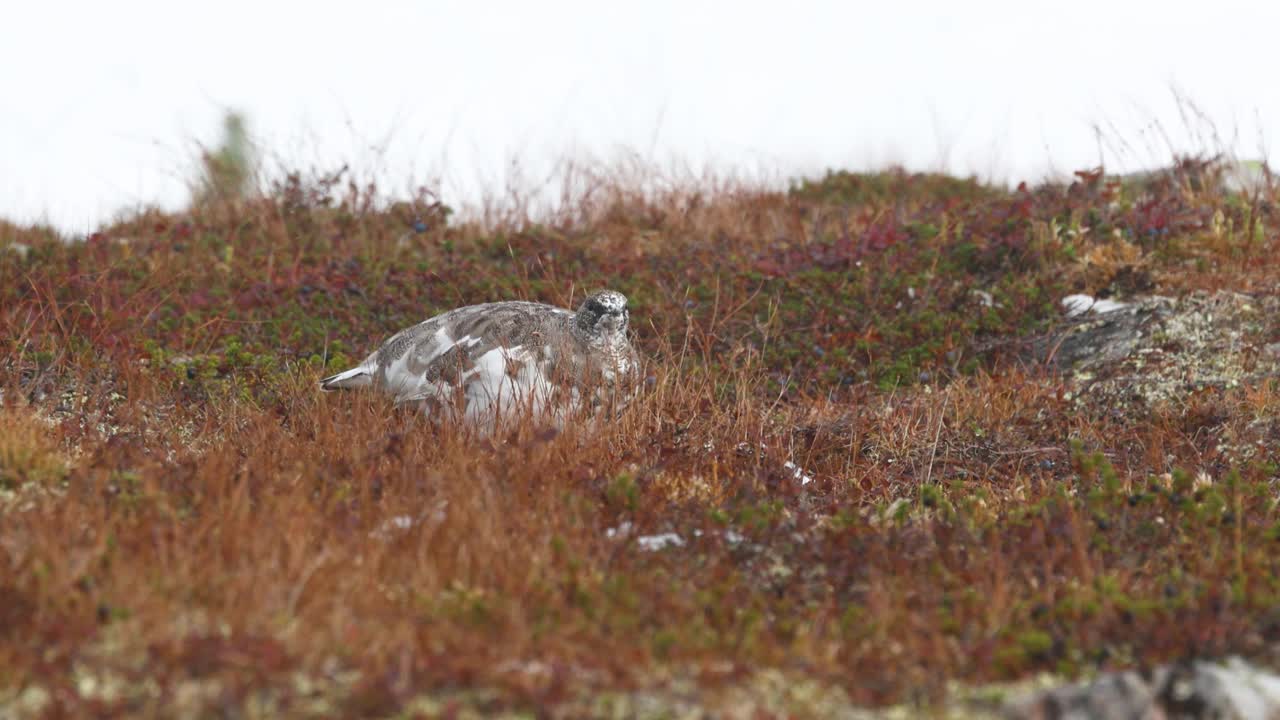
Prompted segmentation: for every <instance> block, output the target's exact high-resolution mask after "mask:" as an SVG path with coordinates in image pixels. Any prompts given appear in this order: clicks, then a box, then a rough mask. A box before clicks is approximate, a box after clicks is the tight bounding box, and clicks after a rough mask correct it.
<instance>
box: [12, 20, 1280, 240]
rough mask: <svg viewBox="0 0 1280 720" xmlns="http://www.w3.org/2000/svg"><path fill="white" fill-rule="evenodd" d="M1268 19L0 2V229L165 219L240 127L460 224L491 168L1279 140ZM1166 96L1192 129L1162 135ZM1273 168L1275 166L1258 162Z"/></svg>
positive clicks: (814, 160)
mask: <svg viewBox="0 0 1280 720" xmlns="http://www.w3.org/2000/svg"><path fill="white" fill-rule="evenodd" d="M1277 28H1280V3H1271V2H1257V3H1239V2H1235V3H1232V2H1222V1H1220V0H1219V1H1215V2H1212V3H1177V2H1167V1H1166V2H1136V1H1135V2H1124V1H1123V0H1112V1H1111V2H1105V3H1104V2H1090V1H1073V2H1051V3H1048V2H1044V3H1042V2H1032V1H1030V0H1021V1H1020V2H1010V3H995V2H963V3H960V2H865V3H857V2H831V3H818V2H801V1H798V0H793V1H791V2H767V3H747V2H736V3H727V2H726V3H712V2H703V3H698V2H692V1H689V0H686V1H685V2H660V1H659V2H653V1H651V2H643V3H641V2H636V3H621V2H618V3H615V2H599V1H597V2H581V3H572V2H547V1H540V2H510V3H485V2H478V1H477V2H456V3H445V2H438V3H431V2H407V1H406V2H376V1H370V2H362V3H358V2H351V1H350V0H347V1H346V2H314V1H313V2H281V1H276V0H259V1H258V2H241V1H239V0H223V1H220V2H217V3H212V2H208V3H199V4H197V3H187V2H171V1H170V2H160V1H156V2H146V1H142V0H133V1H117V2H110V3H103V2H21V3H19V2H12V3H7V4H6V7H5V9H4V12H3V22H2V23H0V217H4V218H8V219H10V220H15V221H19V222H30V221H34V220H45V221H49V222H52V223H54V224H55V225H57V226H59V227H61V228H63V229H64V230H67V231H70V232H83V231H86V230H88V229H91V228H92V227H93V226H94V224H95V223H97V222H100V221H102V220H104V219H106V218H109V217H110V216H111V215H113V214H115V213H116V212H118V211H120V210H122V209H128V208H134V207H139V206H143V205H153V204H154V205H160V206H163V207H167V208H175V207H181V205H182V204H183V202H184V201H185V200H186V197H187V188H186V185H185V182H184V181H185V180H186V179H187V178H189V177H190V176H191V171H192V167H193V161H192V158H193V156H194V154H195V147H196V145H195V144H196V142H204V143H207V144H214V143H216V142H217V140H218V136H219V130H220V121H221V115H222V112H223V111H224V110H226V109H237V110H242V111H244V112H245V113H246V114H247V116H248V119H249V122H250V128H251V132H252V134H253V137H254V138H255V141H256V142H258V143H259V144H260V145H261V146H262V147H264V148H266V149H267V150H269V151H270V153H271V159H272V162H275V163H280V162H283V163H284V164H287V165H294V166H299V167H301V168H303V169H306V168H309V167H312V166H315V167H318V168H324V169H327V168H334V167H337V166H339V165H341V164H342V163H343V162H351V163H352V164H353V165H354V166H355V167H357V168H358V169H360V170H361V171H362V172H363V173H364V174H366V175H373V176H376V177H377V178H378V179H379V180H380V181H381V183H382V184H383V185H384V187H388V188H389V191H390V192H393V193H396V192H403V191H404V189H405V188H408V187H410V186H411V185H412V184H413V183H414V182H421V181H428V182H439V183H440V184H441V187H442V189H443V191H444V194H445V200H446V201H447V202H450V203H451V204H465V203H467V202H473V201H475V200H476V199H477V197H478V193H479V189H480V188H488V189H489V190H494V189H495V188H497V189H500V188H501V187H502V186H503V185H504V184H505V183H507V182H508V180H509V178H508V176H507V173H508V172H509V169H510V167H511V161H512V160H513V159H518V160H519V161H520V162H521V164H522V165H523V166H524V167H525V168H526V170H525V174H524V177H525V179H526V180H527V179H529V178H535V179H536V178H537V177H540V173H544V172H545V171H546V168H547V167H548V164H549V163H550V161H551V160H552V159H557V158H566V157H591V158H596V159H597V160H608V159H610V158H613V157H615V156H616V155H617V153H618V151H619V149H620V148H625V149H627V150H630V151H632V152H634V153H637V154H638V155H639V156H640V157H642V158H645V159H647V160H652V161H654V162H657V163H659V164H670V163H673V162H675V161H679V162H680V163H682V164H684V165H686V166H689V167H692V168H695V169H702V168H706V167H711V168H714V169H716V170H717V171H724V172H740V173H744V174H746V175H747V176H753V175H755V176H768V177H773V178H775V179H778V178H785V177H788V176H793V175H796V174H802V173H813V172H820V171H821V170H822V169H824V168H827V167H844V168H868V167H876V166H882V165H884V164H887V163H901V164H904V165H906V166H908V167H910V168H913V169H929V170H937V169H941V170H947V171H950V172H956V173H963V174H967V173H977V174H978V175H980V176H982V177H984V178H989V179H995V180H1000V181H1016V180H1020V179H1031V180H1034V179H1037V178H1040V177H1043V176H1044V175H1045V174H1046V173H1050V172H1058V173H1062V172H1070V171H1071V170H1074V169H1079V168H1084V167H1088V166H1093V165H1096V164H1098V162H1099V154H1100V144H1099V141H1098V137H1097V135H1096V133H1095V130H1094V128H1095V126H1101V127H1102V129H1103V136H1104V143H1103V144H1102V146H1101V147H1102V149H1101V152H1102V153H1104V154H1103V156H1102V157H1103V159H1104V160H1105V161H1106V163H1107V165H1108V168H1109V169H1111V170H1117V171H1119V170H1134V169H1139V168H1142V167H1149V166H1152V165H1156V164H1161V163H1163V162H1166V161H1167V160H1168V159H1169V156H1170V150H1169V147H1168V145H1167V144H1166V141H1165V139H1164V138H1163V136H1162V135H1161V132H1160V130H1159V128H1163V131H1164V132H1165V133H1166V134H1168V135H1169V137H1170V140H1171V142H1172V144H1173V145H1174V147H1175V148H1176V149H1178V150H1216V149H1220V148H1219V146H1224V147H1225V148H1226V149H1230V150H1233V151H1235V152H1237V153H1239V155H1240V156H1241V157H1248V158H1261V157H1264V154H1265V153H1266V152H1267V147H1266V140H1268V139H1271V140H1273V141H1277V140H1278V139H1280V81H1278V80H1277V76H1278V74H1280V63H1277V55H1278V52H1277V47H1276V44H1275V41H1274V39H1275V36H1276V32H1277ZM1175 90H1176V91H1177V92H1179V93H1181V94H1182V95H1183V96H1185V97H1186V98H1188V99H1190V100H1191V101H1193V102H1194V103H1196V104H1197V105H1198V106H1200V107H1201V108H1202V109H1203V110H1204V111H1205V112H1206V114H1207V116H1208V118H1209V123H1211V124H1212V125H1214V126H1216V128H1217V131H1218V132H1219V133H1220V135H1221V138H1220V140H1219V139H1213V138H1211V137H1206V136H1203V135H1202V136H1196V134H1195V132H1194V131H1199V132H1201V133H1206V132H1207V131H1208V129H1209V123H1206V122H1205V121H1201V120H1190V121H1184V119H1183V117H1182V116H1181V115H1180V113H1179V111H1178V104H1177V103H1176V102H1175V99H1174V92H1175ZM1273 164H1275V163H1273Z"/></svg>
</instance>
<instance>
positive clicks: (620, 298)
mask: <svg viewBox="0 0 1280 720" xmlns="http://www.w3.org/2000/svg"><path fill="white" fill-rule="evenodd" d="M574 320H575V322H576V323H577V325H578V329H580V330H581V331H582V332H583V333H585V334H586V335H587V337H588V338H593V339H595V338H608V337H610V336H614V335H625V334H626V332H627V326H628V323H629V322H630V320H631V316H630V314H629V313H628V312H627V296H626V295H623V294H622V293H620V292H617V291H616V290H600V291H597V292H594V293H591V294H590V295H588V296H587V299H586V300H583V301H582V304H581V305H579V306H578V312H577V314H576V315H575V316H574Z"/></svg>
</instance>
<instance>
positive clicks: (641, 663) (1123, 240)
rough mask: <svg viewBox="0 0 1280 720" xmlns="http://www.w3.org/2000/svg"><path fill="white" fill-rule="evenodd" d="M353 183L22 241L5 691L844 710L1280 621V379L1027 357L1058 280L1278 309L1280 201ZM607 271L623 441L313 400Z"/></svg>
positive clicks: (431, 707) (215, 705) (169, 698)
mask: <svg viewBox="0 0 1280 720" xmlns="http://www.w3.org/2000/svg"><path fill="white" fill-rule="evenodd" d="M363 198H364V196H363V195H362V193H361V191H359V190H358V189H356V188H348V189H347V191H346V192H345V193H344V192H342V191H341V188H340V187H338V186H337V185H336V184H335V183H333V182H329V183H327V184H325V183H321V184H318V185H317V184H312V183H305V182H302V181H301V180H295V181H293V182H291V183H288V184H286V185H284V186H282V187H279V188H277V189H276V191H275V192H274V193H273V194H272V195H271V196H270V197H267V198H263V199H261V200H255V201H252V202H248V203H244V204H241V205H239V206H235V207H220V208H218V209H217V210H216V211H215V210H207V211H206V210H202V209H200V208H196V209H194V210H192V211H191V212H190V213H188V214H186V215H182V216H172V217H171V216H162V215H158V214H152V215H147V216H143V217H139V218H137V219H136V220H133V221H130V222H127V223H123V224H120V225H118V226H115V227H109V228H104V229H102V231H101V232H100V233H97V234H95V235H94V236H92V237H91V238H89V239H88V240H87V241H85V242H76V243H71V244H64V243H61V242H59V241H57V240H56V239H51V238H49V237H48V233H47V232H44V231H40V230H36V229H20V228H15V227H13V226H4V227H3V230H2V231H0V232H2V233H3V234H2V235H0V253H6V254H4V255H0V257H2V258H3V262H2V263H0V348H3V356H0V363H2V365H3V378H4V382H3V387H4V396H3V397H4V405H3V407H2V408H0V489H3V490H4V492H5V493H6V495H5V496H4V498H5V499H4V502H3V504H2V505H0V595H2V596H3V598H4V602H3V603H0V708H5V707H8V708H11V709H22V708H27V709H34V708H44V709H45V710H48V711H50V712H54V711H61V712H66V713H70V714H74V715H110V714H121V715H131V716H134V715H158V716H169V715H172V714H174V713H177V712H197V713H201V714H226V715H232V716H241V715H244V714H255V713H257V714H266V715H273V716H292V715H299V716H302V715H319V716H329V715H343V716H390V715H395V714H397V713H404V714H411V713H413V712H417V711H421V712H423V713H424V714H432V713H440V714H448V713H449V712H451V711H460V710H462V709H470V710H475V711H481V712H486V713H493V712H497V711H499V710H502V709H508V710H520V709H534V708H536V709H540V710H542V711H546V712H553V711H554V709H555V708H561V709H562V711H563V712H564V713H566V714H602V713H604V712H605V710H604V709H602V708H604V707H605V705H600V704H598V703H606V705H607V702H614V701H615V700H616V701H617V702H620V703H625V702H639V701H638V700H637V698H641V697H645V698H649V699H650V700H651V701H652V703H653V704H652V707H656V708H659V709H661V708H673V707H680V706H681V703H692V704H694V705H697V704H702V705H703V706H704V707H707V708H710V709H712V710H716V709H717V708H718V709H719V710H721V711H726V707H728V706H722V705H720V703H729V702H730V700H726V699H725V698H728V697H730V696H731V695H732V697H734V698H736V699H734V700H732V703H736V704H734V705H733V707H739V708H741V707H745V708H751V707H755V708H756V709H760V710H762V712H766V713H767V714H772V713H792V714H798V715H806V714H817V715H820V714H826V713H827V712H828V711H829V710H830V707H829V706H828V705H825V704H824V703H830V702H852V703H856V704H866V705H870V704H883V703H891V702H901V701H915V700H921V699H938V698H940V697H942V695H943V694H944V692H945V690H946V686H947V683H948V682H949V681H961V682H966V683H980V682H987V681H997V680H1008V679H1014V678H1018V677H1023V676H1026V675H1028V674H1030V673H1033V672H1038V671H1043V670H1054V671H1059V672H1063V673H1067V674H1078V673H1082V672H1087V671H1089V670H1091V669H1094V668H1098V667H1104V666H1105V667H1112V666H1120V665H1130V664H1134V663H1146V662H1155V661H1162V660H1167V659H1169V658H1173V657H1178V656H1184V655H1189V654H1196V655H1216V654H1220V653H1226V652H1238V653H1244V654H1246V655H1251V656H1255V657H1259V658H1262V659H1266V658H1267V657H1268V653H1269V652H1270V648H1272V647H1273V643H1275V642H1276V641H1277V640H1278V639H1280V614H1277V612H1276V610H1275V608H1276V607H1277V604H1278V603H1277V601H1280V574H1278V573H1277V570H1278V569H1280V568H1278V566H1280V560H1277V558H1280V553H1277V552H1275V548H1276V542H1277V538H1278V537H1280V516H1278V513H1277V508H1276V502H1277V493H1276V486H1275V484H1276V476H1277V470H1276V466H1275V464H1274V463H1275V455H1274V447H1275V443H1276V441H1277V439H1280V435H1278V430H1277V422H1276V415H1275V410H1276V408H1277V400H1276V392H1275V388H1274V385H1273V384H1265V385H1263V386H1260V387H1243V388H1217V389H1215V388H1209V389H1205V390H1201V391H1198V392H1196V393H1188V395H1187V396H1186V397H1185V399H1184V401H1182V402H1179V403H1175V404H1172V405H1169V406H1164V407H1159V408H1153V409H1151V410H1150V411H1144V412H1141V413H1137V412H1135V413H1116V412H1111V410H1112V409H1111V408H1107V407H1090V406H1087V405H1086V406H1083V407H1082V406H1081V405H1079V404H1078V403H1074V402H1071V401H1070V400H1069V399H1068V391H1069V390H1068V379H1066V378H1062V377H1057V376H1055V375H1053V374H1052V373H1051V372H1050V371H1049V370H1048V369H1047V368H1045V367H1042V366H1040V365H1038V364H1036V363H1035V362H1033V361H1031V360H1029V359H1028V358H1027V357H1026V356H1025V355H1023V354H1022V353H1021V352H1020V350H1019V348H1020V347H1021V340H1022V339H1024V338H1026V337H1028V336H1029V335H1031V334H1034V333H1040V332H1045V331H1047V330H1049V329H1051V328H1052V326H1053V324H1054V323H1055V322H1057V320H1058V317H1059V310H1058V308H1057V307H1056V300H1057V299H1058V298H1060V297H1061V296H1062V295H1063V294H1065V293H1066V292H1071V291H1081V290H1088V291H1099V290H1103V291H1106V290H1111V291H1114V292H1117V293H1119V294H1122V295H1123V294H1128V293H1131V292H1137V291H1143V292H1156V293H1165V294H1174V295H1176V294H1179V293H1184V292H1188V291H1190V290H1193V289H1207V290H1216V289H1219V288H1223V287H1229V288H1232V289H1235V290H1238V291H1241V292H1252V293H1260V294H1266V293H1274V292H1275V291H1276V281H1277V279H1278V277H1280V276H1278V275H1277V265H1276V258H1277V257H1280V255H1278V254H1277V251H1280V242H1277V237H1276V235H1275V233H1274V232H1273V231H1271V230H1270V229H1268V226H1267V223H1271V222H1273V210H1272V203H1271V200H1270V199H1265V198H1255V199H1253V200H1252V201H1249V200H1242V199H1240V198H1237V197H1232V196H1227V195H1225V194H1222V193H1211V192H1208V191H1206V190H1204V189H1203V188H1201V189H1199V190H1198V191H1197V192H1196V193H1190V192H1187V191H1185V190H1184V189H1180V188H1179V186H1177V185H1176V184H1174V183H1168V184H1165V185H1163V186H1161V185H1156V186H1154V189H1148V190H1144V191H1142V192H1141V193H1138V192H1136V191H1132V190H1129V189H1126V188H1123V187H1120V186H1113V185H1111V184H1106V183H1105V181H1104V180H1103V179H1101V178H1098V177H1094V176H1089V175H1086V176H1083V177H1082V179H1081V181H1080V182H1078V183H1076V184H1075V185H1073V186H1072V187H1070V188H1062V187H1043V188H1036V189H1031V190H1019V191H1015V192H1005V191H1003V190H999V189H993V188H986V187H981V186H979V185H977V184H976V183H972V182H967V181H960V180H955V179H951V178H941V177H933V176H918V175H917V176H913V175H907V174H904V173H884V174H878V175H870V176H855V175H847V174H837V175H833V176H831V177H828V178H826V179H824V180H820V181H813V182H810V183H806V184H804V185H802V186H798V187H797V188H796V189H795V190H794V191H792V192H791V193H789V194H776V193H762V192H752V191H747V190H741V189H738V190H733V189H731V188H726V189H721V190H720V191H717V192H696V191H680V192H677V191H663V192H650V193H640V192H633V191H630V190H629V189H628V188H627V187H625V186H612V187H608V186H605V187H601V188H600V189H598V190H596V191H595V192H593V193H591V194H589V195H588V196H586V199H584V200H583V203H582V206H581V207H578V208H577V209H576V212H566V213H565V214H564V216H563V217H562V218H561V219H560V220H558V221H556V222H552V223H548V224H543V225H538V224H533V223H528V222H524V221H518V222H517V221H512V220H506V221H502V222H495V223H490V226H486V227H481V226H480V225H478V224H466V223H454V224H448V223H446V222H445V221H444V215H443V213H442V211H441V208H440V206H438V205H433V204H431V202H430V198H420V199H419V200H418V201H415V202H413V203H405V204H402V205H398V206H395V207H393V208H391V209H389V210H386V211H379V210H375V209H372V208H371V206H370V205H369V204H368V203H367V202H365V201H364V200H363ZM417 219H422V220H423V221H424V222H423V225H422V226H420V230H421V231H420V232H413V231H412V230H411V227H412V224H413V222H414V221H415V220H417ZM1241 228H1246V229H1248V231H1247V232H1242V231H1241V230H1240V229H1241ZM11 243H22V244H24V245H28V246H30V249H29V250H28V251H27V252H26V253H25V255H23V256H21V257H20V256H19V255H18V254H17V253H12V252H10V251H6V250H4V249H3V247H2V246H5V245H9V244H11ZM601 285H609V286H613V287H617V288H619V289H621V290H623V291H624V292H626V293H627V294H628V295H629V296H630V297H631V298H632V301H633V323H634V324H635V326H636V328H637V334H638V338H637V340H638V342H639V344H640V346H641V347H642V349H643V350H644V351H645V354H646V355H647V356H648V357H649V360H650V373H649V374H650V375H651V377H650V380H649V383H648V391H647V392H646V393H645V395H644V396H643V399H642V400H641V401H640V402H638V403H636V404H635V405H634V406H632V407H630V408H629V409H628V410H627V412H626V413H625V415H624V416H623V417H622V418H621V419H620V420H619V421H618V422H617V423H613V424H610V425H608V426H606V427H603V428H600V429H597V430H593V431H590V432H587V431H584V430H582V429H576V428H571V429H569V430H567V431H566V432H564V433H561V434H555V433H551V432H547V431H544V430H543V429H541V428H537V427H522V428H519V429H517V430H516V431H515V432H513V433H512V434H511V435H510V436H508V437H501V438H497V439H494V440H476V439H473V438H467V437H464V436H462V435H459V434H458V433H454V432H449V431H436V430H433V429H432V428H431V426H430V425H429V424H428V423H425V422H424V421H423V420H422V419H421V418H419V417H415V416H413V415H410V414H406V413H403V412H400V411H397V410H395V409H394V408H392V407H390V406H389V405H388V404H387V403H386V402H384V401H382V400H381V399H379V398H377V397H373V396H370V395H365V394H358V393H353V394H326V395H320V394H318V393H317V392H315V386H314V381H315V380H316V379H317V378H318V377H320V376H321V375H322V374H323V373H325V372H327V371H331V370H334V369H335V368H336V369H341V368H342V367H343V366H345V365H346V364H347V363H348V362H349V361H350V359H351V358H352V357H356V356H359V355H361V354H362V353H363V352H365V351H366V350H367V349H368V348H370V347H371V346H372V344H373V343H375V342H376V341H378V340H379V339H380V338H382V337H385V335H386V334H388V333H389V332H391V331H393V330H395V329H397V328H399V327H402V326H404V325H407V324H409V323H411V322H414V321H417V320H420V319H422V318H423V317H426V316H429V315H431V314H434V313H435V312H437V311H440V310H442V309H445V308H447V307H452V306H455V305H457V304H462V303H469V302H480V301H487V300H492V299H499V298H530V299H541V300H548V301H553V302H557V303H561V304H570V303H571V302H572V300H573V299H574V297H581V294H582V292H583V291H584V289H587V288H590V287H596V286H601ZM974 291H981V292H980V293H975V292H974ZM983 294H986V296H987V298H989V300H990V301H989V302H984V301H983V298H982V295H983ZM1262 334H1263V335H1266V336H1265V337H1257V338H1251V339H1252V340H1256V341H1257V343H1258V344H1259V345H1262V344H1265V343H1267V342H1275V341H1276V340H1277V339H1280V325H1277V323H1276V322H1274V320H1273V321H1271V323H1270V325H1269V326H1268V328H1267V329H1266V330H1265V331H1264V332H1263V333H1262ZM1246 446H1248V447H1256V448H1260V449H1261V451H1260V452H1255V453H1252V454H1250V455H1241V454H1239V453H1236V452H1234V451H1233V448H1236V449H1238V448H1241V447H1246ZM788 462H793V463H795V465H796V466H798V467H799V468H802V469H803V472H804V473H807V474H809V475H811V476H812V477H813V478H814V482H812V483H810V484H807V485H802V484H801V483H800V482H799V480H798V478H797V476H796V471H795V469H794V468H793V467H789V466H788V465H787V464H786V463H788ZM1197 474H1203V475H1204V478H1205V479H1204V480H1202V481H1201V482H1199V483H1197V482H1195V477H1196V476H1197ZM626 528H629V531H625V530H624V529H626ZM610 529H615V530H618V532H614V533H613V534H612V535H611V534H610V533H609V532H608V531H609V530H610ZM667 532H673V533H677V534H678V535H679V536H680V537H681V539H682V540H683V544H682V545H678V546H671V547H667V548H666V549H662V550H658V551H649V550H646V549H645V547H644V546H643V545H642V544H641V543H640V542H638V540H637V538H638V537H639V536H641V535H654V534H660V533H667ZM769 673H774V674H772V675H770V674H769ZM760 678H765V679H764V680H761V679H760ZM769 678H772V679H769ZM779 678H790V680H785V681H782V680H779ZM810 686H812V687H814V688H818V689H817V690H814V691H813V693H814V697H816V698H820V699H813V698H808V699H800V700H797V699H796V698H795V697H793V696H794V695H795V694H796V692H798V691H796V690H795V688H800V687H805V688H808V687H810ZM780 687H781V688H783V689H782V690H779V688H780ZM786 688H791V690H790V691H787V690H786ZM729 689H733V692H734V693H738V694H736V695H733V694H732V693H729V692H728V690H729ZM788 692H790V694H789V695H788V694H787V693H788ZM806 692H807V691H806ZM778 693H781V694H782V695H786V697H787V698H790V699H787V700H786V702H785V703H783V702H782V701H781V700H779V699H778V697H775V695H777V694H778ZM744 697H745V698H746V699H745V700H743V698H744ZM806 697H808V696H806ZM832 697H835V698H837V700H831V698H832ZM610 698H612V699H613V700H610ZM593 703H597V704H593ZM744 703H745V704H744ZM779 703H782V704H779ZM787 703H792V704H787ZM795 703H799V704H795ZM618 707H624V706H618ZM625 707H631V708H632V710H631V711H630V712H639V711H638V710H636V709H635V708H636V707H639V706H634V707H633V706H625ZM646 707H647V706H646ZM824 708H825V709H824ZM655 712H658V711H655Z"/></svg>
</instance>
